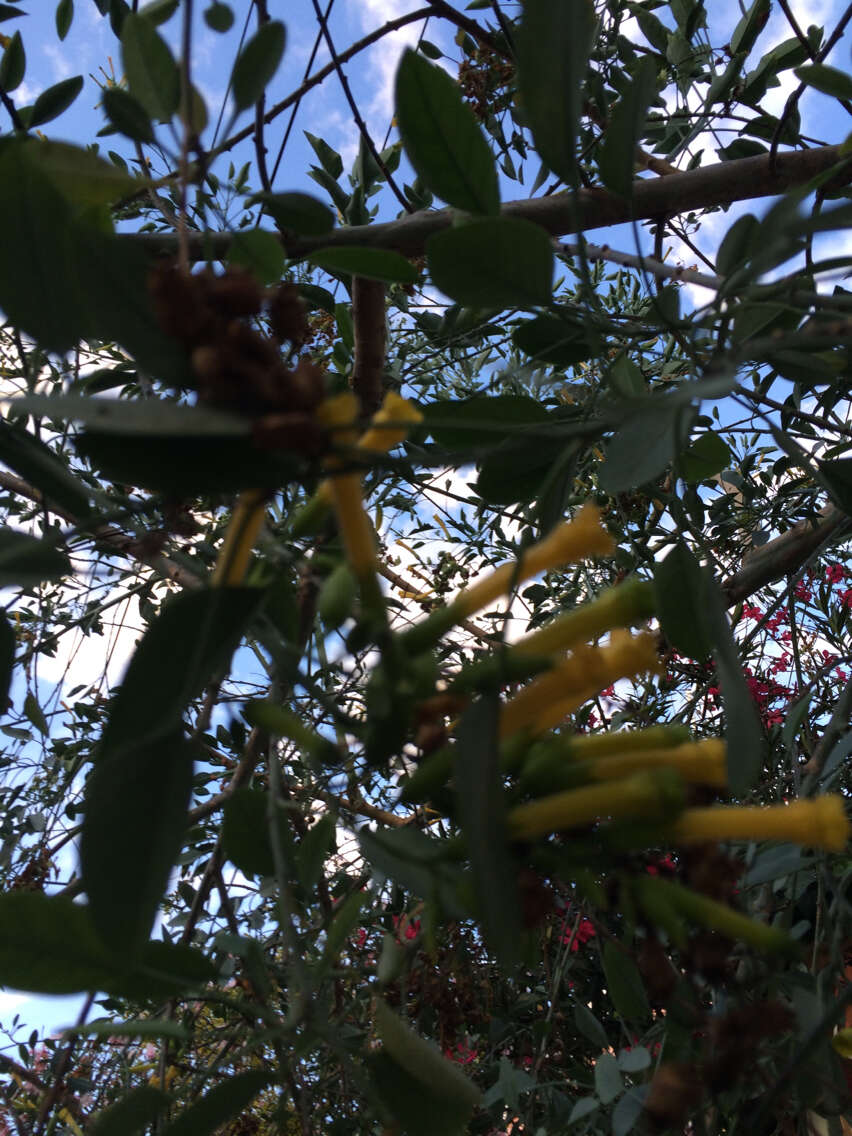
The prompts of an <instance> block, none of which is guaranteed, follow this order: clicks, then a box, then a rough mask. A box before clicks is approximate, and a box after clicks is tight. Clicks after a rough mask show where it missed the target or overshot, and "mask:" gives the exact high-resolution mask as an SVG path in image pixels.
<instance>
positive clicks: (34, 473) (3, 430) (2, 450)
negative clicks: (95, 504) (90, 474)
mask: <svg viewBox="0 0 852 1136" xmlns="http://www.w3.org/2000/svg"><path fill="white" fill-rule="evenodd" d="M0 461H2V462H3V464H4V465H5V466H8V467H9V469H11V470H14V471H15V473H17V474H19V475H20V476H21V477H22V478H23V479H24V480H25V481H26V482H27V483H28V484H29V485H32V486H33V488H35V489H38V490H39V492H40V493H43V494H44V496H45V498H46V500H47V504H48V507H50V505H58V506H59V507H60V508H61V509H65V510H67V511H68V512H69V513H70V514H71V515H72V516H75V517H84V516H86V515H87V514H88V513H90V512H91V504H90V491H89V489H88V488H87V487H86V486H85V485H84V484H83V483H82V482H81V481H79V480H78V479H77V478H76V477H75V476H74V475H73V474H72V473H71V472H70V471H69V470H68V468H67V466H65V465H64V464H63V463H62V462H61V461H60V460H59V458H58V457H56V455H55V454H54V453H53V452H52V451H51V450H50V449H49V448H48V446H46V445H45V444H44V442H42V441H40V440H39V439H38V438H36V437H35V436H34V435H32V434H30V433H28V432H27V431H26V430H22V429H20V428H19V427H17V426H10V425H9V423H8V422H0Z"/></svg>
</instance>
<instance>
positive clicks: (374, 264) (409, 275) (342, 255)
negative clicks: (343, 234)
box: [308, 246, 420, 284]
mask: <svg viewBox="0 0 852 1136" xmlns="http://www.w3.org/2000/svg"><path fill="white" fill-rule="evenodd" d="M308 260H309V261H310V262H311V264H315V265H316V266H317V268H324V269H325V270H326V272H336V273H342V274H343V275H347V276H362V277H364V278H365V279H366V280H382V281H384V282H385V283H387V284H397V283H399V284H416V283H417V281H418V280H419V278H420V277H419V274H418V272H417V269H416V268H415V267H414V265H412V264H411V263H409V261H407V260H406V259H405V257H404V256H401V255H400V254H399V253H398V252H393V251H392V250H391V249H379V248H350V247H348V246H344V247H342V248H324V249H318V250H317V251H316V252H312V253H311V254H310V256H309V257H308Z"/></svg>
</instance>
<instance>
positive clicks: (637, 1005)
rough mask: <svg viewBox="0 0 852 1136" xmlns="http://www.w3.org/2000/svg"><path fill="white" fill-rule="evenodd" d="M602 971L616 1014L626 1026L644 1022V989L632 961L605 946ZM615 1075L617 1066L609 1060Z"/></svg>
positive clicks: (646, 1008)
mask: <svg viewBox="0 0 852 1136" xmlns="http://www.w3.org/2000/svg"><path fill="white" fill-rule="evenodd" d="M603 968H604V976H605V978H606V986H607V990H608V992H609V997H610V1000H611V1001H612V1004H613V1006H615V1009H616V1012H617V1013H618V1014H620V1016H621V1017H622V1018H624V1019H625V1021H628V1022H644V1021H647V1019H648V1018H649V1017H650V1014H651V1011H650V1008H649V1006H648V999H647V996H646V994H645V987H644V986H643V984H642V979H641V977H640V975H639V970H638V968H637V966H636V964H635V963H634V961H633V959H632V958H631V957H630V956H629V955H628V954H627V953H626V952H625V951H623V950H620V949H619V947H618V946H617V945H616V944H615V943H614V942H613V941H612V940H609V941H608V942H606V943H605V944H604V949H603ZM610 1060H611V1061H612V1063H613V1065H615V1068H616V1071H617V1070H618V1066H617V1064H616V1061H615V1058H614V1057H611V1058H610Z"/></svg>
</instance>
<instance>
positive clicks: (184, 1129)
mask: <svg viewBox="0 0 852 1136" xmlns="http://www.w3.org/2000/svg"><path fill="white" fill-rule="evenodd" d="M271 1080H272V1074H271V1073H266V1072H264V1071H262V1070H260V1069H258V1070H256V1071H252V1072H249V1073H237V1074H235V1075H232V1076H229V1077H228V1079H227V1080H226V1081H223V1082H222V1084H221V1085H217V1086H216V1087H215V1088H214V1089H211V1090H210V1091H209V1092H207V1093H205V1094H204V1096H203V1097H201V1099H200V1100H197V1101H195V1103H194V1104H191V1105H190V1106H189V1108H187V1109H186V1110H185V1111H184V1112H182V1113H181V1114H180V1116H178V1118H177V1120H175V1121H173V1122H172V1123H171V1124H167V1125H166V1127H165V1128H164V1129H163V1133H162V1136H210V1134H211V1133H212V1132H216V1131H217V1130H218V1129H220V1128H221V1127H222V1125H223V1124H224V1123H225V1121H226V1120H229V1119H230V1118H231V1117H232V1116H237V1115H239V1114H240V1113H242V1112H244V1111H245V1110H246V1109H247V1108H248V1106H249V1105H250V1104H251V1102H252V1101H253V1100H254V1098H255V1097H256V1096H257V1095H258V1093H261V1092H263V1090H264V1089H265V1088H266V1086H267V1085H268V1084H269V1083H270V1081H271Z"/></svg>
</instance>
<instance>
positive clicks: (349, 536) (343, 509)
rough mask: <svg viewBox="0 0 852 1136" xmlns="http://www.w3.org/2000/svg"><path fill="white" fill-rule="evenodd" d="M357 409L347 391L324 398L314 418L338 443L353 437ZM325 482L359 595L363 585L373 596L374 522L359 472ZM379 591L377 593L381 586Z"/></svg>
mask: <svg viewBox="0 0 852 1136" xmlns="http://www.w3.org/2000/svg"><path fill="white" fill-rule="evenodd" d="M357 413H358V401H357V399H356V398H355V395H354V394H350V393H349V392H346V393H345V394H340V395H337V396H336V397H334V398H328V399H326V400H325V402H323V403H322V404H321V406H320V407H319V409H318V410H317V418H318V419H319V420H320V422H321V423H322V424H323V425H324V426H327V427H329V428H330V429H331V430H333V431H334V440H335V441H336V442H337V443H338V444H340V443H342V444H343V445H346V444H348V443H350V442H351V441H352V440H353V439H354V436H355V421H356V418H357ZM326 465H327V466H328V467H329V468H339V466H340V458H339V457H336V456H335V457H331V458H328V459H327V461H326ZM328 484H329V486H330V494H331V501H332V503H333V505H334V511H335V513H336V515H337V524H338V527H339V528H340V536H341V539H342V541H343V547H344V549H345V551H346V559H347V560H348V562H349V566H350V567H351V568H352V571H353V572H354V573H355V575H356V576H357V577H358V581H359V583H360V584H361V586H362V596H363V589H364V587H365V585H366V586H367V587H368V588H369V591H370V596H371V598H372V599H375V598H376V591H377V589H378V583H377V582H375V572H376V543H375V538H374V533H373V525H372V523H371V521H370V518H369V517H368V516H367V513H366V510H365V509H364V498H363V495H362V493H361V475H360V474H359V473H341V474H338V475H337V476H332V477H331V478H330V479H329V483H328ZM374 584H375V586H374ZM378 593H379V594H380V589H379V590H378Z"/></svg>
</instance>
